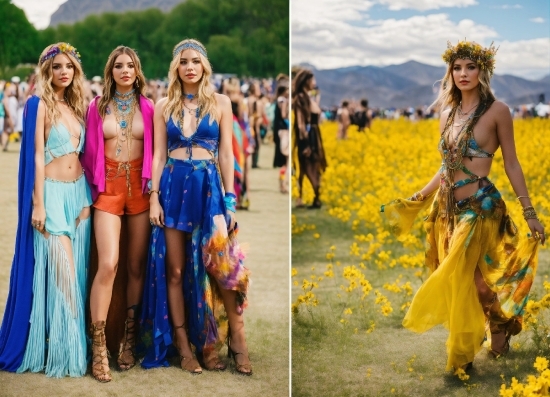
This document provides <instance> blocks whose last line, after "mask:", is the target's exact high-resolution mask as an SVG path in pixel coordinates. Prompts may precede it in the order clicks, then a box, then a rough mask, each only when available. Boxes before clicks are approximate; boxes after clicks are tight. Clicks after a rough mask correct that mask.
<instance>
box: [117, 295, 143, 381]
mask: <svg viewBox="0 0 550 397" xmlns="http://www.w3.org/2000/svg"><path fill="white" fill-rule="evenodd" d="M129 310H133V311H134V317H130V316H128V317H126V321H125V322H124V325H125V326H124V341H123V342H121V343H120V349H119V351H118V358H117V364H118V367H119V368H120V370H121V371H128V370H129V369H131V368H133V367H134V366H135V365H136V362H137V360H136V353H135V347H136V317H137V316H138V310H139V306H138V305H133V306H130V307H129V308H128V309H126V311H129Z"/></svg>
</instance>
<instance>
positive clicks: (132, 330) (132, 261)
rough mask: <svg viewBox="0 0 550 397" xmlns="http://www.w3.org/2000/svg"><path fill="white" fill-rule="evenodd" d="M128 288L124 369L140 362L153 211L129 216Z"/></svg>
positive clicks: (121, 361)
mask: <svg viewBox="0 0 550 397" xmlns="http://www.w3.org/2000/svg"><path fill="white" fill-rule="evenodd" d="M127 223H128V262H127V271H128V286H127V288H126V302H127V305H128V310H127V317H126V327H125V336H124V339H123V341H122V342H121V349H120V352H119V355H118V360H117V362H118V365H119V366H120V368H121V369H122V370H128V369H130V368H132V367H133V366H134V365H135V363H136V358H135V355H134V347H135V344H136V339H135V338H136V326H135V325H136V324H137V323H136V316H137V315H139V313H137V311H136V309H137V308H138V307H139V305H140V303H141V296H142V293H143V282H144V280H145V277H144V276H145V264H146V262H147V251H148V248H149V245H148V243H149V236H150V232H151V226H150V224H149V211H145V212H142V213H141V214H137V215H128V216H127Z"/></svg>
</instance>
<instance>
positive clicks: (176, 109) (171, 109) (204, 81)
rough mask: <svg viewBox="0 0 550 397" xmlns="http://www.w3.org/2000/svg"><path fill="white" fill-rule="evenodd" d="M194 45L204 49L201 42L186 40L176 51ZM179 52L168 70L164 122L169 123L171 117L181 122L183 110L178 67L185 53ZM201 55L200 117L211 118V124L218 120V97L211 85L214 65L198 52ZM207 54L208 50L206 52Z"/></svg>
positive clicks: (181, 85)
mask: <svg viewBox="0 0 550 397" xmlns="http://www.w3.org/2000/svg"><path fill="white" fill-rule="evenodd" d="M187 43H190V44H194V45H195V46H199V47H201V48H203V49H204V46H203V45H202V43H201V42H199V41H198V40H195V39H185V40H182V41H180V42H179V43H178V44H176V45H175V46H174V51H175V50H176V48H178V47H179V46H181V45H183V44H187ZM184 50H185V49H183V50H182V51H178V52H177V53H176V54H174V58H173V59H172V62H170V69H169V70H168V78H169V82H168V99H167V101H166V104H165V106H164V113H163V115H164V121H166V122H168V120H169V119H170V117H172V119H173V120H174V122H175V123H178V122H179V121H181V111H182V110H183V101H182V97H183V81H182V80H181V78H180V76H179V74H178V67H179V64H180V55H181V53H182V52H183V51H184ZM196 52H197V54H198V55H199V58H200V61H201V64H202V67H203V74H202V77H201V79H200V82H199V91H198V102H199V105H200V107H201V110H200V117H204V116H205V115H207V114H208V115H209V116H210V122H212V121H213V119H214V118H216V116H217V114H216V96H215V89H214V86H213V85H212V84H211V83H210V76H212V65H210V62H209V61H208V58H206V57H205V56H204V55H203V54H201V52H200V51H196ZM204 52H205V53H206V50H205V51H204Z"/></svg>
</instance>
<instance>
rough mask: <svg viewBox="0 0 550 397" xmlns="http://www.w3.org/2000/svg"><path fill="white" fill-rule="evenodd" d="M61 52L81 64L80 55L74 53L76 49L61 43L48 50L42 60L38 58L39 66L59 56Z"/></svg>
mask: <svg viewBox="0 0 550 397" xmlns="http://www.w3.org/2000/svg"><path fill="white" fill-rule="evenodd" d="M62 52H64V53H66V54H69V55H72V56H73V57H75V58H76V60H77V61H78V63H82V61H81V60H80V53H79V52H77V51H76V48H74V47H73V46H72V45H70V44H69V43H61V44H59V45H58V46H53V47H52V48H50V50H49V51H48V52H47V53H46V54H45V55H44V56H43V57H42V58H40V62H39V64H40V65H42V64H43V63H44V62H46V61H47V60H48V59H50V58H53V57H55V56H56V55H57V54H61V53H62Z"/></svg>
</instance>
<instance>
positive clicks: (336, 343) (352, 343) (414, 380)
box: [292, 210, 550, 397]
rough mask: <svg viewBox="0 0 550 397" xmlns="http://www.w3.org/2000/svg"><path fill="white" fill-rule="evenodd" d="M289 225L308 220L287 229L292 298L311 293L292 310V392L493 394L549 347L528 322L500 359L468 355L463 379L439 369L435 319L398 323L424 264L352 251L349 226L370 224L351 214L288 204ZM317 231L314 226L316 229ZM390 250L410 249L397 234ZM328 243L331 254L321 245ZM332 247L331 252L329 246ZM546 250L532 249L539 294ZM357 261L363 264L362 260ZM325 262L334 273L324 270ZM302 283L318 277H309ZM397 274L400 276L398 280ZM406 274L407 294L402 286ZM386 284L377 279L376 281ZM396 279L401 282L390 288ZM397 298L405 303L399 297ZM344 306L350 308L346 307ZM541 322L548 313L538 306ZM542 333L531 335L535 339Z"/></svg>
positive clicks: (441, 347)
mask: <svg viewBox="0 0 550 397" xmlns="http://www.w3.org/2000/svg"><path fill="white" fill-rule="evenodd" d="M293 216H294V220H293V222H294V225H295V226H296V225H297V226H300V225H315V228H309V229H308V228H306V229H305V230H303V231H301V232H299V233H296V234H293V235H292V267H293V277H292V301H293V302H296V301H297V299H298V297H299V296H304V295H305V293H306V292H307V291H308V290H309V291H310V292H311V293H313V295H314V297H313V298H311V302H315V301H317V302H316V304H315V303H311V304H310V305H308V306H305V305H303V304H302V305H300V308H299V312H298V313H297V314H296V313H295V314H294V315H293V319H292V396H293V397H296V396H298V397H306V396H430V395H433V396H481V395H483V396H498V395H499V390H500V387H501V385H502V383H504V382H506V384H507V385H509V384H510V381H511V378H512V377H516V378H517V379H518V380H520V381H525V379H526V378H527V376H528V375H531V374H536V370H535V369H534V368H533V362H534V360H535V358H536V357H537V356H538V355H545V356H548V352H549V351H548V337H547V336H546V335H541V334H540V332H539V333H538V334H535V333H534V332H533V330H526V331H524V332H522V333H520V334H519V335H518V336H516V337H514V338H512V341H511V342H512V348H511V351H510V353H509V354H508V355H507V356H506V357H503V358H501V359H499V360H494V359H492V358H491V357H490V356H489V355H488V353H487V352H486V351H484V350H483V351H481V352H480V353H479V354H478V355H477V356H476V358H475V360H474V369H473V370H472V371H471V372H470V378H469V379H468V380H460V379H458V378H457V377H456V376H453V375H451V374H450V373H447V372H445V365H446V359H447V355H446V350H445V341H446V339H447V336H448V332H447V330H445V329H444V328H443V327H436V328H434V329H432V330H430V331H428V332H426V333H424V334H416V333H413V332H411V331H409V330H406V329H405V328H403V327H402V325H401V321H402V319H403V317H404V315H405V312H406V308H407V306H406V304H407V302H410V300H411V299H412V296H413V295H412V294H413V292H415V291H416V290H417V289H418V287H419V286H420V285H421V283H422V281H423V280H425V278H426V277H427V273H426V270H423V269H422V268H418V267H414V268H403V267H402V266H401V265H397V266H395V267H393V268H391V267H386V268H385V269H381V268H379V267H378V266H377V265H376V264H374V261H372V260H369V261H362V260H361V258H360V257H358V256H354V255H351V254H350V252H351V251H352V249H351V246H352V244H353V241H354V236H355V235H357V234H358V233H365V234H366V233H368V232H369V231H366V230H364V231H359V230H356V231H353V230H352V228H351V227H350V225H351V222H347V223H346V222H342V221H340V220H338V219H335V218H333V217H331V216H330V215H328V214H327V212H326V211H324V210H321V211H306V210H295V211H293ZM317 234H318V235H317ZM387 247H390V248H389V249H391V251H393V252H394V253H399V255H401V254H402V253H405V252H407V251H408V252H409V253H410V254H411V255H412V254H414V253H415V250H416V249H414V248H409V249H404V248H403V247H402V246H401V244H400V243H395V242H394V243H391V244H387V245H386V246H385V248H386V249H387ZM330 253H334V258H331V259H329V258H327V254H330ZM329 257H330V255H329ZM549 259H550V258H549V254H548V251H547V250H542V251H541V253H540V256H539V268H538V274H537V277H536V280H535V286H534V288H533V290H532V292H533V294H534V295H535V296H537V297H538V298H541V297H542V296H543V295H544V294H545V292H544V290H543V281H546V280H548V275H549V271H548V269H547V266H545V264H547V263H548V262H549ZM361 263H363V265H364V267H361ZM329 265H331V266H332V271H333V277H329V276H327V275H326V273H325V272H327V271H328V270H327V269H329V268H330V266H329ZM351 266H355V267H356V268H357V269H360V270H361V273H363V274H364V278H365V279H366V280H368V282H369V283H370V286H371V290H370V292H369V293H368V295H367V296H366V297H365V298H364V299H361V298H362V296H363V291H362V290H361V285H360V284H359V286H358V287H357V288H355V289H352V290H351V291H349V292H346V289H348V288H349V287H350V285H351V283H352V280H355V282H356V283H360V279H359V278H355V279H354V278H353V277H351V278H350V277H348V278H346V277H344V276H343V274H344V269H345V268H346V267H351ZM304 280H307V283H309V284H307V283H306V285H308V286H309V285H310V284H311V283H316V284H317V285H316V286H313V287H308V288H306V290H304V288H303V286H304ZM396 280H399V281H398V282H396ZM407 282H408V283H410V287H411V289H412V290H411V294H410V295H408V294H407V289H406V288H403V286H404V285H405V284H406V283H407ZM385 285H386V287H388V288H389V289H388V288H384V286H385ZM395 286H401V291H399V292H395V291H391V290H390V289H392V288H393V289H395ZM375 290H378V292H379V293H380V294H381V295H382V296H383V297H385V298H386V300H387V302H388V305H391V307H392V311H391V312H390V313H389V314H387V316H385V315H384V314H382V312H381V310H382V308H383V306H384V303H383V302H379V303H377V296H376V294H375ZM404 305H405V306H404ZM346 309H349V310H351V312H348V313H349V314H346ZM538 320H539V322H541V321H542V322H546V323H548V322H549V316H548V314H547V313H546V312H543V311H541V314H540V316H539V317H538ZM537 335H538V338H539V339H540V340H539V341H538V343H535V341H536V339H537Z"/></svg>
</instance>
